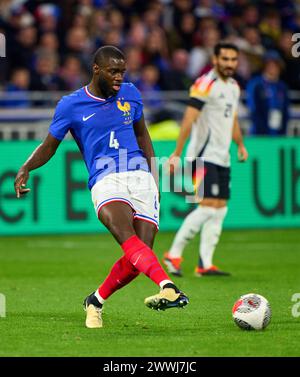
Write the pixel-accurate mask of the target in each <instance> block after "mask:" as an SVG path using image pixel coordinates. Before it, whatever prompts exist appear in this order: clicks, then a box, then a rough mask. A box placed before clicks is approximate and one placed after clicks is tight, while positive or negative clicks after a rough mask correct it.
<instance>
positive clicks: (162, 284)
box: [159, 280, 174, 288]
mask: <svg viewBox="0 0 300 377" xmlns="http://www.w3.org/2000/svg"><path fill="white" fill-rule="evenodd" d="M168 283H171V284H174V283H173V282H172V281H171V280H163V281H161V282H160V283H159V286H160V288H163V287H164V285H166V284H168Z"/></svg>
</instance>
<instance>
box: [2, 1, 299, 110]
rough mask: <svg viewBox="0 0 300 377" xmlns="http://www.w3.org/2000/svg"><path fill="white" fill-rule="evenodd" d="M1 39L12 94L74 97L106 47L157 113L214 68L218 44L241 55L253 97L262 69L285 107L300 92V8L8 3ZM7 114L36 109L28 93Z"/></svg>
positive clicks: (5, 82) (6, 87)
mask: <svg viewBox="0 0 300 377" xmlns="http://www.w3.org/2000/svg"><path fill="white" fill-rule="evenodd" d="M0 32H2V33H3V34H4V35H5V37H6V49H7V52H6V56H7V58H6V59H0V68H1V69H0V87H1V88H2V90H3V91H5V92H18V91H19V92H24V91H27V90H30V91H72V90H76V89H77V88H79V87H81V86H82V85H84V84H86V83H87V81H88V78H89V72H90V61H91V56H92V54H93V52H94V51H95V50H96V49H97V48H98V47H100V46H102V45H106V44H108V45H114V46H117V47H119V48H121V49H122V50H124V51H125V53H126V55H127V73H126V80H128V81H131V82H133V83H134V84H135V85H136V86H137V87H138V88H139V89H140V90H141V92H142V93H143V94H144V93H146V92H151V93H156V95H152V100H151V101H152V102H151V103H150V105H151V106H152V107H153V108H155V107H156V106H160V101H159V94H160V93H161V92H163V91H186V90H187V89H188V88H189V86H190V85H191V83H192V81H193V80H194V79H195V78H196V77H198V76H199V75H201V74H202V73H205V72H207V71H208V70H209V69H210V68H211V63H210V57H211V54H212V51H213V47H214V45H215V44H216V43H217V42H218V41H219V40H220V39H226V40H228V41H231V42H233V43H235V44H236V45H237V46H238V47H239V48H240V51H241V53H240V64H239V68H238V72H237V77H236V78H237V80H238V81H239V84H240V86H241V87H242V88H243V89H247V90H248V91H249V93H250V94H249V95H251V90H252V92H253V85H251V83H250V87H249V82H250V81H251V80H252V79H253V77H254V79H255V80H257V75H258V74H259V73H260V72H262V71H264V70H268V71H269V74H270V75H271V76H272V75H273V78H272V82H275V83H276V84H278V86H276V87H275V88H273V89H274V92H275V93H277V92H278V90H279V92H280V95H281V96H284V97H285V99H284V101H283V102H282V104H281V106H283V103H284V104H285V105H284V106H286V104H287V98H286V97H287V90H288V89H289V90H300V64H299V58H297V57H294V56H293V55H292V47H293V44H294V43H295V42H293V41H292V35H293V34H294V33H297V32H300V1H299V0H298V1H297V0H296V1H289V0H264V1H255V0H254V1H253V0H235V1H231V0H217V1H213V0H151V1H145V0H67V1H49V2H43V1H31V0H29V1H25V0H2V1H1V2H0ZM251 88H252V89H251ZM252 100H253V99H251V98H250V99H249V106H251V101H252ZM276 101H277V102H278V103H279V102H280V101H279V100H278V99H276V98H275V100H274V101H273V102H274V103H275V104H276V103H277V102H276ZM1 105H2V107H3V106H7V107H9V106H14V107H16V106H17V107H27V106H28V107H29V106H30V105H31V104H30V101H29V99H28V98H27V97H26V94H25V92H24V97H23V98H21V100H20V99H19V100H18V101H17V102H12V101H7V102H6V103H5V101H3V100H2V101H1ZM277 105H278V104H277ZM277 105H276V106H277ZM278 106H279V105H278ZM286 116H287V115H286Z"/></svg>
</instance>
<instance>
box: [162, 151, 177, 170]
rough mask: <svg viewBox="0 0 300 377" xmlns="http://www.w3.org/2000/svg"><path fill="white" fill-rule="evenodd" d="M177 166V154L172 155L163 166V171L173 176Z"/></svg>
mask: <svg viewBox="0 0 300 377" xmlns="http://www.w3.org/2000/svg"><path fill="white" fill-rule="evenodd" d="M179 164H180V157H179V156H178V155H177V154H175V153H172V154H171V156H170V157H169V159H168V161H167V162H166V164H165V169H166V171H167V172H168V173H169V174H174V172H175V171H176V169H177V168H178V166H179Z"/></svg>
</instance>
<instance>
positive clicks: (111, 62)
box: [94, 58, 126, 98]
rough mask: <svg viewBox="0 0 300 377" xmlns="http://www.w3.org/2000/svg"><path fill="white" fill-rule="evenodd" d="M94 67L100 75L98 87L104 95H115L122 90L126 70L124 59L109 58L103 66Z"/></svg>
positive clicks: (95, 71)
mask: <svg viewBox="0 0 300 377" xmlns="http://www.w3.org/2000/svg"><path fill="white" fill-rule="evenodd" d="M97 67H98V69H96V70H95V69H94V73H96V74H97V76H98V87H99V89H100V91H101V93H102V94H103V96H104V97H106V98H108V97H110V96H115V95H116V94H117V93H118V91H119V90H120V87H121V83H122V81H123V78H124V74H125V71H126V65H125V61H124V60H123V59H113V58H109V59H108V60H107V62H105V63H104V64H103V65H102V66H101V67H99V66H97Z"/></svg>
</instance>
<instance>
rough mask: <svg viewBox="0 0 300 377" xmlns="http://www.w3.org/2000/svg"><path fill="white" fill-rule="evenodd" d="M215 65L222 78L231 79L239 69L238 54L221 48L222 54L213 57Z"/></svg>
mask: <svg viewBox="0 0 300 377" xmlns="http://www.w3.org/2000/svg"><path fill="white" fill-rule="evenodd" d="M213 63H214V66H215V67H216V69H217V71H218V73H219V74H220V75H221V76H222V77H224V78H227V77H231V76H233V75H234V73H235V71H236V69H237V65H238V53H237V52H236V51H235V50H231V49H227V48H221V51H220V54H219V55H218V56H214V57H213Z"/></svg>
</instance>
